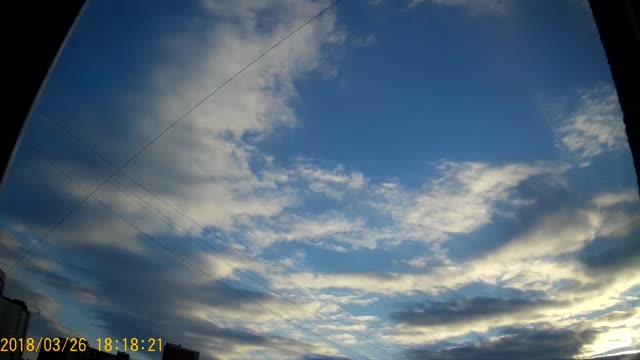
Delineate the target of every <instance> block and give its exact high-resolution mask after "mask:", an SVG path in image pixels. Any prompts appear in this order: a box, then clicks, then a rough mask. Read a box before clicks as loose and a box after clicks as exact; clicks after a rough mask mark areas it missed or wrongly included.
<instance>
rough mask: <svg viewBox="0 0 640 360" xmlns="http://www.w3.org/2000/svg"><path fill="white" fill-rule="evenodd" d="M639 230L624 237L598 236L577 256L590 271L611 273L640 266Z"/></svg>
mask: <svg viewBox="0 0 640 360" xmlns="http://www.w3.org/2000/svg"><path fill="white" fill-rule="evenodd" d="M638 236H640V233H639V232H636V233H635V234H631V235H630V236H626V237H623V238H598V239H596V240H594V241H592V242H591V243H589V244H587V246H585V247H584V248H583V249H581V250H580V251H578V253H577V254H576V257H577V258H578V260H579V261H580V263H581V264H582V265H583V266H584V267H585V268H586V269H587V270H589V271H591V272H596V273H610V272H612V271H614V272H615V271H620V270H623V269H626V268H633V267H636V268H637V267H640V241H638V240H637V239H638Z"/></svg>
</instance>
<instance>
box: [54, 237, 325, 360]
mask: <svg viewBox="0 0 640 360" xmlns="http://www.w3.org/2000/svg"><path fill="white" fill-rule="evenodd" d="M162 240H163V241H164V242H167V243H170V244H171V243H172V242H173V241H175V240H176V239H170V238H165V239H162ZM172 245H175V244H172ZM147 250H148V252H147V253H146V254H139V255H136V254H133V253H130V252H127V251H123V250H119V249H116V248H112V247H101V246H86V247H83V248H82V249H81V251H82V257H74V258H75V259H78V260H76V261H74V262H73V263H65V264H63V265H64V266H65V269H66V271H67V272H68V273H69V274H71V275H70V276H65V275H59V274H46V275H43V279H49V280H51V282H50V285H51V286H52V287H55V288H56V289H58V290H60V291H65V292H66V293H67V294H68V295H70V296H71V297H75V298H76V299H78V300H79V298H77V295H78V294H83V293H84V291H86V290H88V289H95V293H97V294H102V297H104V301H105V302H104V303H95V304H86V308H87V309H88V312H87V313H86V314H85V316H86V317H87V318H89V319H90V321H91V323H92V324H93V325H94V326H96V327H98V328H100V329H102V330H103V332H104V333H106V334H109V335H110V336H113V337H138V338H141V337H142V338H148V337H154V338H158V337H159V338H163V339H164V341H165V342H172V343H180V344H182V345H183V346H185V347H188V348H192V349H195V350H198V351H200V352H201V354H203V355H202V356H205V357H207V358H209V356H210V355H212V356H213V354H220V355H219V356H221V355H222V354H228V353H231V352H234V351H236V350H238V349H239V348H240V347H255V348H260V349H265V351H268V350H272V351H274V352H277V353H279V354H291V355H299V354H304V353H307V352H309V351H313V350H317V348H316V347H315V346H313V345H309V344H305V343H303V342H301V341H298V340H294V339H289V338H284V337H280V336H276V335H271V334H269V335H267V334H261V333H257V332H255V331H254V330H249V329H244V328H239V327H237V325H235V326H231V325H228V324H226V323H223V321H222V320H220V322H217V320H214V321H210V320H208V319H206V318H203V317H200V316H197V315H196V314H194V312H193V311H192V310H195V309H203V308H204V307H207V308H209V309H212V308H215V309H216V311H219V312H221V313H225V312H228V313H236V314H238V317H239V318H243V317H244V318H247V319H248V320H249V319H252V316H253V317H257V316H260V315H264V314H265V313H266V312H267V311H266V310H264V309H263V308H260V307H259V306H258V305H256V304H255V303H254V302H253V301H251V300H249V299H248V298H250V299H253V300H255V301H257V302H260V303H261V304H266V305H265V306H267V307H269V308H273V307H274V306H278V305H280V306H283V305H282V303H281V300H280V299H279V298H278V297H276V296H274V295H272V294H268V293H264V292H260V291H256V290H252V289H244V288H237V287H234V290H235V292H234V291H233V290H231V289H230V288H228V287H225V286H223V285H222V284H220V283H216V282H214V281H213V280H211V279H209V278H207V277H205V276H203V275H200V274H198V273H196V272H195V271H193V270H192V269H189V268H188V267H187V266H186V265H185V264H184V263H182V262H180V261H179V260H177V259H176V258H174V257H172V256H170V255H168V254H167V253H166V252H164V251H163V250H161V249H157V248H149V249H147ZM191 255H194V254H191ZM192 259H193V258H192ZM71 279H91V281H90V283H85V284H75V285H68V284H66V282H68V281H73V280H71ZM76 282H77V280H76ZM225 282H226V283H228V284H229V285H230V286H231V285H232V284H233V285H235V284H234V283H233V281H231V280H229V279H227V280H225ZM238 293H239V294H241V295H238ZM67 305H69V304H67ZM71 306H73V305H71ZM85 336H86V337H88V338H90V337H91V334H85Z"/></svg>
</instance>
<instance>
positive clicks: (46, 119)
mask: <svg viewBox="0 0 640 360" xmlns="http://www.w3.org/2000/svg"><path fill="white" fill-rule="evenodd" d="M36 111H37V112H38V113H39V114H40V117H39V118H38V120H40V122H42V123H43V124H45V125H47V126H48V127H49V128H50V129H52V130H53V133H54V134H56V130H54V129H53V127H52V124H55V126H56V127H58V128H60V129H62V130H63V131H64V132H65V133H66V134H67V135H68V136H70V137H71V138H73V139H74V140H76V141H77V142H78V143H79V144H80V145H82V146H84V147H86V148H88V149H89V150H91V152H93V153H94V154H95V155H96V156H98V157H99V158H100V159H101V160H102V161H103V162H104V163H105V164H106V165H108V166H110V167H112V168H113V167H114V165H113V164H112V163H111V162H110V161H109V160H108V159H106V158H105V157H104V156H103V155H102V154H100V153H99V152H98V151H97V150H96V149H95V148H93V146H91V145H90V144H88V143H86V142H85V141H83V140H82V139H81V138H80V137H79V136H78V135H76V134H75V133H74V132H72V131H71V130H69V129H68V128H67V127H66V126H64V125H62V124H61V123H60V122H57V121H54V120H52V119H51V118H50V117H48V116H47V115H46V114H44V112H43V111H42V109H40V110H36ZM50 123H52V124H50ZM59 138H60V137H59ZM121 174H122V175H124V176H125V177H127V178H128V179H129V180H130V181H131V182H133V183H134V184H136V185H137V186H139V187H140V188H141V189H143V190H144V191H145V192H147V193H148V194H150V195H151V196H153V197H154V198H156V199H158V200H159V201H161V202H162V203H163V204H165V205H166V206H168V207H169V208H170V209H172V210H173V211H175V212H177V213H178V214H180V215H181V216H183V217H184V218H186V219H187V220H189V221H190V222H191V223H192V224H194V225H196V226H197V227H198V228H200V229H201V230H202V231H204V232H205V233H207V234H209V235H211V236H212V237H214V238H216V239H217V240H219V241H221V242H222V243H224V244H225V245H226V246H227V247H229V248H230V249H231V250H233V251H234V252H236V253H237V254H238V255H241V256H243V257H246V258H247V259H249V260H250V261H252V262H254V263H256V264H257V265H259V266H261V267H262V268H264V269H266V270H267V271H268V272H270V273H271V274H273V275H274V276H276V277H278V278H280V279H282V280H284V281H285V282H287V283H288V284H290V285H291V286H293V287H294V288H297V289H298V290H300V291H302V292H303V293H305V294H306V295H308V296H311V297H313V298H315V299H317V300H319V301H320V302H322V303H323V304H325V305H328V306H334V307H336V308H337V310H338V312H340V313H341V314H343V315H345V316H347V317H349V318H351V319H353V320H355V321H356V322H358V323H359V324H361V325H363V326H365V327H367V328H368V329H370V330H373V331H374V332H375V333H377V334H379V335H383V336H385V337H387V338H390V339H391V340H393V341H394V342H396V343H397V344H399V345H401V346H405V347H407V348H410V349H412V350H415V351H418V349H416V348H415V347H413V346H412V345H410V344H406V343H404V342H402V341H400V340H398V339H396V338H394V337H393V336H391V335H389V334H386V333H384V332H383V331H381V330H378V329H376V328H375V327H374V326H373V325H371V324H369V323H368V322H366V321H364V320H361V319H359V318H358V317H357V316H354V315H352V314H351V313H349V312H347V311H346V310H344V309H343V308H342V307H341V306H340V305H338V304H334V303H331V302H329V301H327V300H325V299H322V298H320V297H319V296H317V295H316V294H314V293H313V292H311V291H309V290H307V289H306V288H305V287H303V286H302V285H300V284H298V283H296V282H295V281H293V280H291V279H289V278H288V277H286V276H284V275H282V274H280V273H279V272H278V271H276V270H274V269H273V268H272V267H270V266H268V265H266V264H264V263H263V262H261V261H260V260H258V259H256V258H255V257H253V256H251V255H249V254H246V253H245V252H243V251H241V250H238V249H237V248H236V247H235V246H234V245H233V243H231V242H229V241H228V240H226V239H225V238H224V237H222V236H220V235H219V234H217V233H215V232H213V231H212V230H211V229H208V228H206V227H204V226H203V225H201V224H200V223H199V222H197V221H196V220H194V219H193V218H192V217H190V216H189V215H187V214H185V213H184V212H183V211H181V210H180V209H178V208H177V207H175V206H174V205H173V204H171V203H170V202H168V201H166V200H164V199H163V198H162V197H160V196H159V195H157V194H156V193H155V192H153V191H152V190H150V189H149V188H148V187H146V186H145V185H143V184H141V183H140V182H139V181H137V180H136V179H134V178H133V177H132V176H130V175H129V174H128V173H127V172H126V171H121ZM114 180H116V181H117V179H115V178H114ZM118 183H119V182H118ZM119 184H120V185H122V184H121V183H119ZM122 186H123V185H122ZM136 197H137V196H136ZM143 201H144V200H143ZM144 202H145V203H146V204H148V205H149V206H150V207H152V208H153V209H154V210H155V211H156V212H157V213H158V214H159V216H162V217H164V218H165V219H168V220H170V217H169V216H167V215H165V214H164V213H163V212H162V211H161V210H158V209H156V208H155V207H153V206H152V205H151V204H149V203H148V202H146V201H144ZM189 233H190V231H189Z"/></svg>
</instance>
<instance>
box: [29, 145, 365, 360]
mask: <svg viewBox="0 0 640 360" xmlns="http://www.w3.org/2000/svg"><path fill="white" fill-rule="evenodd" d="M29 148H30V149H31V150H32V151H33V152H34V153H36V154H37V155H38V156H40V157H41V158H43V159H44V160H45V161H46V162H48V163H49V165H51V167H53V168H54V169H55V170H56V171H58V172H59V173H60V174H61V175H63V176H64V177H65V178H66V179H67V180H68V181H69V182H71V183H72V184H74V185H75V186H77V187H78V188H80V189H81V190H82V191H84V192H85V193H87V194H89V190H87V189H86V188H85V187H84V186H82V184H80V183H79V182H77V181H76V180H74V179H73V178H72V177H71V176H70V175H69V174H67V173H66V172H65V171H64V170H62V169H61V168H60V167H59V166H58V165H57V164H56V163H55V162H53V160H51V159H50V158H49V157H48V156H46V155H44V153H43V152H42V151H40V150H39V149H38V148H37V147H35V146H33V145H30V146H29ZM93 198H94V199H95V200H96V201H97V202H98V203H100V205H102V206H103V207H105V208H106V209H107V210H109V211H111V212H112V213H113V214H114V215H116V216H117V217H118V218H119V219H120V220H122V221H123V222H125V223H126V224H128V225H129V226H131V227H132V228H134V229H135V230H136V231H137V232H139V233H141V234H142V235H144V236H145V237H146V238H147V239H149V240H150V241H152V242H153V243H154V244H155V245H157V246H158V247H160V248H161V249H163V250H165V251H167V252H168V253H169V254H171V255H173V256H175V257H176V258H177V259H178V260H180V261H182V262H184V263H185V264H187V265H188V266H189V267H190V268H192V269H193V270H195V271H197V272H199V273H201V274H202V275H205V276H206V277H208V278H210V279H211V280H213V281H215V282H217V283H219V284H220V285H222V286H224V287H225V288H227V289H229V290H230V291H232V292H233V293H234V294H236V295H237V296H239V297H241V298H243V299H245V300H247V301H250V302H252V303H254V304H256V305H257V306H259V307H260V308H262V309H264V310H266V311H268V312H269V313H271V314H273V315H275V316H277V317H279V318H281V319H282V320H284V321H285V322H287V323H289V324H291V325H293V326H295V327H296V328H298V329H300V330H302V331H304V332H306V333H308V334H311V335H312V336H316V337H318V338H320V339H322V340H324V341H325V342H327V343H329V344H331V345H333V346H335V347H337V348H339V349H342V350H344V351H346V352H348V353H350V354H353V355H356V356H359V357H361V358H363V359H368V360H371V359H370V358H369V357H367V356H365V355H363V354H361V353H359V352H357V351H355V350H351V349H349V348H347V347H345V346H343V345H341V344H338V343H337V342H335V341H333V340H331V339H328V338H327V337H325V336H323V335H321V334H318V333H316V332H314V331H313V330H310V329H308V328H307V327H305V326H302V325H300V324H298V323H296V322H295V321H293V320H291V319H289V318H287V317H286V316H284V315H282V314H280V313H279V312H277V311H275V310H273V309H271V308H270V307H268V306H265V305H263V304H262V303H260V301H258V300H256V299H254V298H253V297H251V296H249V295H247V294H244V293H242V292H240V291H238V290H237V289H236V288H234V287H233V286H231V285H228V284H227V283H226V282H224V281H222V280H220V279H219V278H217V277H215V276H213V275H211V274H210V273H209V272H207V271H206V270H203V269H202V268H200V267H199V266H198V265H196V264H194V263H193V262H191V261H190V260H189V259H187V258H185V257H183V256H180V255H179V254H177V253H176V252H175V251H173V250H171V248H169V247H168V246H166V245H164V244H163V243H162V242H160V241H158V239H156V238H155V237H153V236H152V235H150V234H148V233H147V232H145V231H143V230H142V229H141V228H140V227H138V226H136V225H135V224H134V223H132V222H131V221H129V220H127V218H126V217H124V216H123V215H121V214H120V213H119V212H118V211H116V210H115V209H114V208H113V207H111V206H109V205H107V204H105V203H104V202H103V201H102V200H100V198H98V197H97V196H93Z"/></svg>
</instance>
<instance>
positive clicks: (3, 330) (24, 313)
mask: <svg viewBox="0 0 640 360" xmlns="http://www.w3.org/2000/svg"><path fill="white" fill-rule="evenodd" d="M6 281H7V276H6V274H5V273H4V271H2V270H1V269H0V338H7V339H11V338H15V339H25V338H26V336H27V330H28V329H29V319H30V318H31V313H30V312H29V309H28V308H27V304H25V303H24V301H21V300H16V299H10V298H8V297H5V296H4V295H3V291H4V285H5V283H6ZM0 360H22V351H13V352H0Z"/></svg>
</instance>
